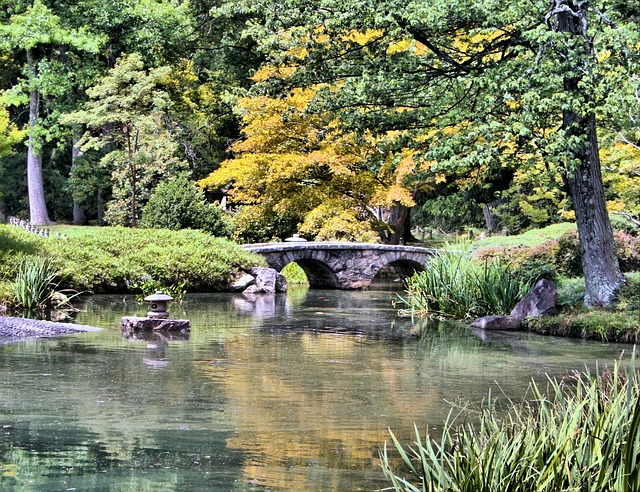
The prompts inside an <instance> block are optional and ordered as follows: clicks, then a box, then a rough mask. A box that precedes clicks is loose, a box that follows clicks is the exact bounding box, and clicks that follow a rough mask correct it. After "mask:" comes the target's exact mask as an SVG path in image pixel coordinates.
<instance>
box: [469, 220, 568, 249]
mask: <svg viewBox="0 0 640 492" xmlns="http://www.w3.org/2000/svg"><path fill="white" fill-rule="evenodd" d="M575 228H576V225H575V224H574V223H573V222H563V223H560V224H552V225H550V226H547V227H544V228H542V229H532V230H530V231H527V232H524V233H522V234H519V235H517V236H497V235H496V236H490V237H486V238H484V239H479V240H477V241H475V242H474V243H473V249H474V250H478V249H484V248H500V247H503V248H531V247H534V246H538V245H540V244H542V243H544V242H546V241H550V240H552V239H559V238H560V237H562V236H563V235H564V234H566V233H567V232H569V231H571V230H574V229H575Z"/></svg>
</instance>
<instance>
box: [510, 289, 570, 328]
mask: <svg viewBox="0 0 640 492" xmlns="http://www.w3.org/2000/svg"><path fill="white" fill-rule="evenodd" d="M557 301H558V292H557V291H556V285H555V284H554V283H553V282H552V281H551V280H547V279H542V280H540V281H539V282H538V283H537V284H536V285H535V286H534V287H533V288H532V289H531V290H530V291H529V292H527V295H525V296H524V297H523V298H522V300H521V301H520V302H519V303H518V304H516V307H514V308H513V310H512V311H511V316H513V317H514V318H517V319H519V320H520V321H522V320H524V319H526V318H530V317H537V316H550V315H553V314H556V313H557V312H558V307H557V305H556V303H557Z"/></svg>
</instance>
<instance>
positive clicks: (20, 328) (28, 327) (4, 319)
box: [0, 316, 99, 343]
mask: <svg viewBox="0 0 640 492" xmlns="http://www.w3.org/2000/svg"><path fill="white" fill-rule="evenodd" d="M87 331H99V328H93V327H91V326H84V325H75V324H72V323H54V322H52V321H40V320H34V319H26V318H11V317H8V316H0V343H6V342H12V341H19V340H28V339H31V338H43V337H55V336H60V335H70V334H72V333H81V332H87Z"/></svg>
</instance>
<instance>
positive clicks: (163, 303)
mask: <svg viewBox="0 0 640 492" xmlns="http://www.w3.org/2000/svg"><path fill="white" fill-rule="evenodd" d="M144 300H145V301H148V302H150V303H151V310H150V311H149V312H148V313H147V317H148V318H161V319H164V318H168V317H169V311H168V310H167V303H168V302H169V301H173V297H171V296H170V295H167V294H165V293H164V292H162V291H161V290H157V291H156V293H155V294H151V295H150V296H147V297H145V298H144Z"/></svg>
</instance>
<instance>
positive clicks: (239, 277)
mask: <svg viewBox="0 0 640 492" xmlns="http://www.w3.org/2000/svg"><path fill="white" fill-rule="evenodd" d="M255 281H256V279H255V277H254V276H253V275H249V274H248V273H245V272H239V273H237V274H236V275H235V277H234V278H233V280H232V281H231V284H230V285H229V290H230V291H231V292H242V291H243V290H245V289H246V288H247V287H249V286H250V285H251V284H253V283H254V282H255Z"/></svg>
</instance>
